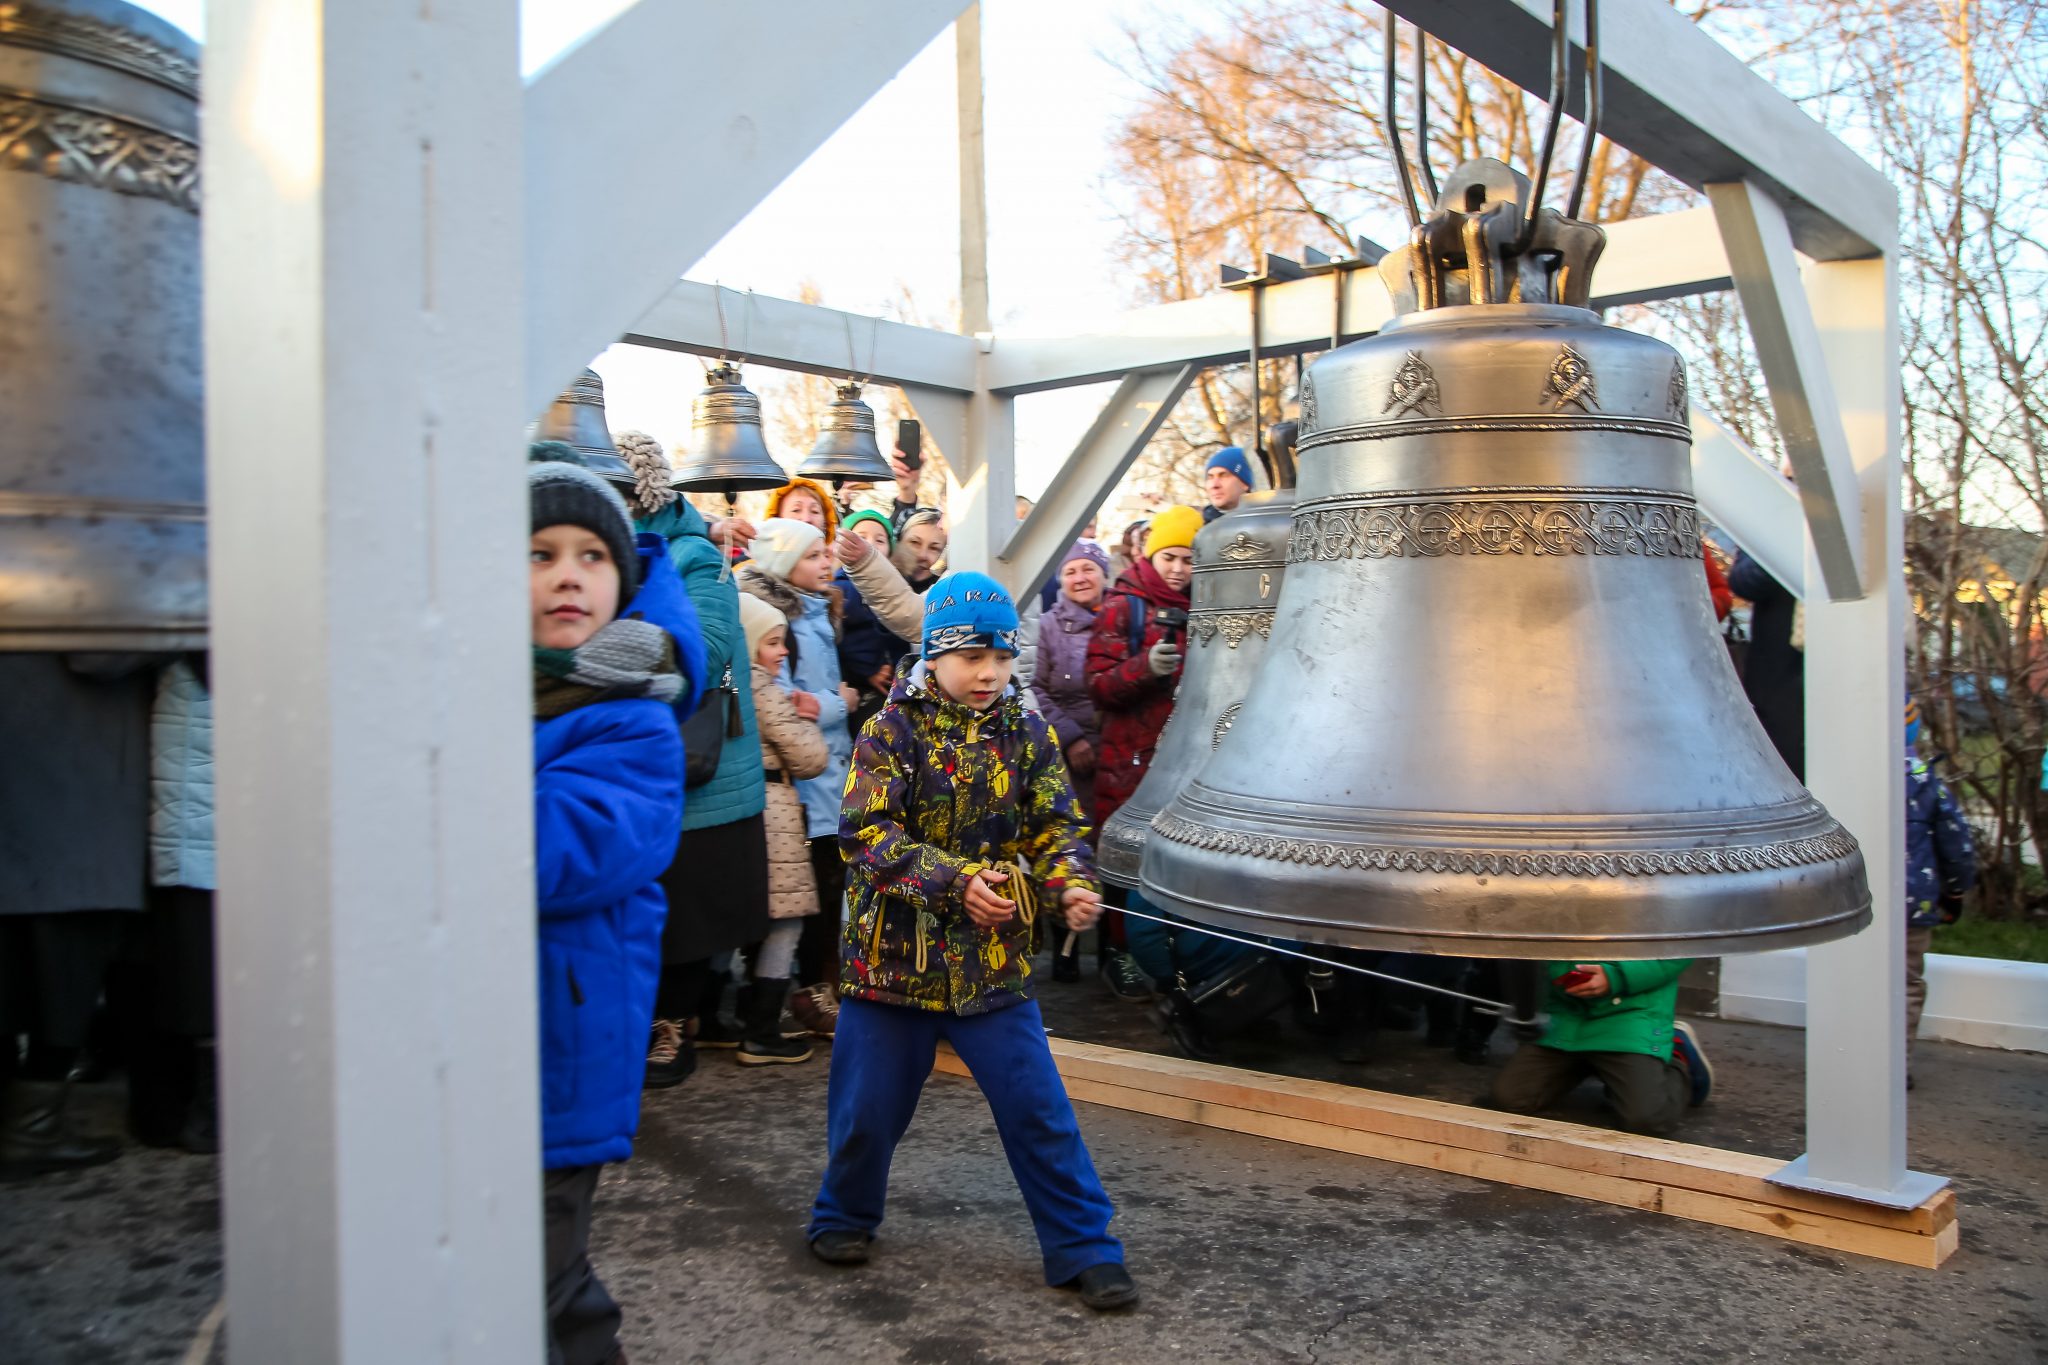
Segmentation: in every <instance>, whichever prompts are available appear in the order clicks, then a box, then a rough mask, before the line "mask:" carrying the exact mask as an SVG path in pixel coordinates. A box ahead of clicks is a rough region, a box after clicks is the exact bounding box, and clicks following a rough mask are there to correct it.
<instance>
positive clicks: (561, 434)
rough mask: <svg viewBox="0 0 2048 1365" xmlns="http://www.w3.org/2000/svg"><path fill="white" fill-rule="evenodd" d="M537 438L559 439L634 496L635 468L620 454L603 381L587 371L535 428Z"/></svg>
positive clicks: (590, 466) (591, 468) (589, 466)
mask: <svg viewBox="0 0 2048 1365" xmlns="http://www.w3.org/2000/svg"><path fill="white" fill-rule="evenodd" d="M533 439H534V440H536V441H560V442H562V443H563V444H564V445H566V446H568V447H569V448H570V449H572V450H574V451H575V452H576V453H577V454H578V455H581V456H582V457H583V464H584V467H585V468H587V469H588V470H589V471H590V472H591V473H593V474H595V475H597V476H598V477H599V478H601V479H603V480H604V481H605V482H606V483H608V484H611V485H612V486H613V487H615V488H617V489H618V490H619V491H620V492H622V493H624V494H626V495H627V496H628V497H631V495H632V492H633V470H632V467H631V466H629V465H628V464H627V463H626V461H625V459H624V458H623V457H621V456H620V454H619V447H618V445H617V443H616V442H614V441H613V440H612V432H611V427H610V426H609V425H608V424H607V423H606V421H605V415H604V380H603V379H602V378H600V377H599V375H598V373H597V371H596V370H585V371H584V372H583V373H582V374H579V375H577V376H576V382H575V383H573V384H571V385H570V386H569V387H568V388H567V389H564V390H563V391H562V396H561V397H560V398H557V399H556V400H555V401H554V402H553V403H552V404H551V405H550V406H549V407H548V410H547V411H546V412H545V413H543V414H542V415H541V419H540V424H539V425H538V426H536V427H535V428H534V432H533Z"/></svg>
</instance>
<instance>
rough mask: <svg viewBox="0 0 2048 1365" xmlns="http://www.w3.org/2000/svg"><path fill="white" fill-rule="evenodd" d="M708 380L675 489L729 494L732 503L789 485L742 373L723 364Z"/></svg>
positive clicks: (692, 421)
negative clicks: (765, 433)
mask: <svg viewBox="0 0 2048 1365" xmlns="http://www.w3.org/2000/svg"><path fill="white" fill-rule="evenodd" d="M704 379H705V384H704V391H703V392H702V393H699V394H698V395H697V402H696V407H695V409H694V412H693V414H692V416H691V419H690V445H689V449H688V451H687V453H685V454H684V456H683V457H682V459H681V460H679V461H677V463H676V468H675V474H674V476H673V477H672V478H670V479H669V481H668V482H669V487H671V488H676V489H680V490H682V491H683V492H686V493H723V494H724V495H725V496H726V498H727V500H728V501H730V500H731V499H733V498H736V497H738V496H739V495H740V494H741V493H752V492H759V491H762V490H765V489H770V488H780V487H782V485H784V484H786V483H788V482H789V475H787V474H785V473H784V472H783V470H782V466H781V465H779V464H777V463H775V457H774V456H772V455H770V454H769V453H768V442H767V439H766V438H765V437H764V436H763V435H762V433H761V400H760V399H759V398H757V397H755V396H754V392H753V390H751V389H749V388H748V387H747V386H746V385H745V384H742V383H741V382H740V372H739V370H738V369H737V368H735V367H734V366H733V365H731V364H730V363H728V362H726V361H720V362H719V363H718V364H717V365H716V366H715V367H713V368H712V369H711V371H710V372H709V373H707V374H706V375H705V376H704Z"/></svg>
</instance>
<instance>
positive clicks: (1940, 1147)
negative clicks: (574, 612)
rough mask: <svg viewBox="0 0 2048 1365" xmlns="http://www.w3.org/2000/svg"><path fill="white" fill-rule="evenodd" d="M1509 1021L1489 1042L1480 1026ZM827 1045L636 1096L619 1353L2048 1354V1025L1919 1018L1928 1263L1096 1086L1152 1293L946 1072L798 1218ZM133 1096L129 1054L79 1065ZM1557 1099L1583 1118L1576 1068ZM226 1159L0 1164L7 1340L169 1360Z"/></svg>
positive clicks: (618, 1179)
mask: <svg viewBox="0 0 2048 1365" xmlns="http://www.w3.org/2000/svg"><path fill="white" fill-rule="evenodd" d="M1042 998H1043V1001H1044V1005H1045V1009H1046V1013H1047V1017H1048V1020H1049V1021H1050V1022H1051V1023H1052V1025H1053V1026H1054V1028H1055V1029H1056V1030H1057V1031H1059V1032H1061V1033H1063V1034H1066V1035H1069V1036H1073V1037H1079V1038H1086V1039H1089V1040H1091V1041H1097V1042H1104V1043H1111V1044H1116V1045H1120V1046H1129V1047H1139V1048H1145V1049H1148V1050H1161V1051H1163V1050H1164V1045H1163V1042H1162V1040H1161V1039H1160V1038H1159V1036H1158V1034H1157V1032H1156V1031H1155V1029H1154V1028H1153V1026H1152V1024H1151V1022H1150V1020H1149V1018H1148V1017H1147V1013H1146V1011H1145V1009H1144V1008H1143V1007H1141V1006H1132V1005H1129V1004H1125V1003H1122V1002H1119V1001H1116V1000H1114V999H1113V998H1111V997H1110V996H1109V994H1108V992H1107V991H1106V990H1105V989H1104V988H1103V986H1102V985H1101V984H1100V983H1099V982H1097V981H1096V980H1094V979H1093V978H1092V977H1091V978H1089V979H1086V980H1084V981H1083V982H1081V983H1080V984H1078V985H1058V984H1051V983H1048V984H1046V985H1045V986H1044V988H1043V992H1042ZM1700 1028H1701V1032H1702V1034H1703V1036H1704V1038H1705V1040H1706V1042H1707V1045H1708V1047H1709V1050H1710V1052H1711V1054H1712V1056H1713V1059H1714V1062H1715V1064H1716V1067H1717V1070H1718V1077H1719V1079H1718V1086H1717V1089H1716V1092H1715V1096H1714V1098H1713V1100H1712V1101H1711V1102H1710V1103H1709V1104H1708V1105H1707V1106H1706V1107H1704V1108H1702V1109H1700V1110H1698V1111H1696V1112H1695V1113H1694V1115H1693V1116H1692V1121H1691V1122H1690V1123H1689V1125H1688V1126H1687V1128H1686V1129H1685V1130H1684V1131H1682V1132H1681V1133H1680V1134H1679V1136H1681V1137H1683V1138H1685V1139H1686V1140H1689V1141H1696V1142H1704V1143H1709V1144H1713V1145H1717V1146H1723V1147H1729V1148H1734V1149H1739V1150H1744V1151H1751V1152H1758V1153H1763V1154H1766V1155H1774V1156H1783V1157H1786V1158H1790V1157H1792V1156H1794V1155H1796V1154H1797V1153H1798V1152H1799V1150H1800V1148H1801V1145H1802V1144H1801V1136H1800V1133H1801V1120H1800V1109H1801V1103H1802V1100H1801V1086H1802V1080H1801V1069H1802V1035H1800V1034H1799V1033H1798V1032H1796V1031H1793V1030H1787V1029H1779V1028H1773V1027H1771V1026H1768V1025H1760V1024H1736V1023H1728V1022H1725V1021H1719V1020H1706V1021H1703V1022H1702V1023H1701V1025H1700ZM1511 1047H1512V1043H1511V1042H1510V1041H1509V1040H1507V1039H1505V1038H1500V1039H1497V1040H1496V1042H1495V1061H1496V1063H1497V1062H1498V1060H1499V1059H1500V1058H1501V1057H1503V1056H1505V1055H1506V1053H1507V1051H1508V1050H1509V1049H1510V1048H1511ZM828 1058H829V1049H827V1048H822V1047H821V1048H820V1049H819V1056H818V1057H817V1059H816V1060H814V1061H812V1062H810V1063H807V1064H804V1065H800V1066H789V1067H761V1068H742V1067H738V1066H735V1065H733V1064H732V1061H731V1054H730V1053H707V1054H704V1057H703V1062H702V1065H701V1066H700V1067H699V1069H698V1072H697V1074H696V1075H695V1076H693V1077H692V1078H691V1079H690V1080H689V1081H688V1082H687V1083H686V1084H684V1085H682V1086H680V1087H678V1088H676V1089H674V1090H670V1091H665V1092H661V1093H658V1094H653V1095H650V1096H649V1097H648V1101H647V1104H646V1107H645V1114H644V1118H643V1125H642V1133H641V1140H640V1143H639V1150H638V1153H637V1155H636V1156H635V1158H634V1160H633V1161H631V1162H629V1163H627V1164H624V1165H621V1166H617V1167H614V1168H612V1169H611V1170H610V1171H608V1172H607V1174H606V1177H605V1181H604V1185H603V1188H602V1190H601V1192H600V1195H599V1200H598V1206H597V1221H596V1232H595V1236H594V1245H593V1255H594V1258H595V1260H596V1262H597V1265H598V1268H599V1270H600V1272H601V1273H602V1274H603V1275H604V1277H605V1279H606V1280H607V1282H608V1283H609V1284H610V1286H611V1288H612V1290H613V1292H614V1294H615V1295H616V1296H617V1297H618V1298H619V1299H620V1301H621V1303H622V1304H623V1305H624V1307H625V1310H626V1332H625V1339H626V1342H627V1344H628V1346H629V1347H630V1349H631V1353H632V1358H633V1360H634V1361H635V1362H636V1365H646V1363H647V1362H649V1361H655V1362H671V1361H673V1362H683V1361H692V1362H694V1361H714V1362H746V1361H814V1360H815V1361H828V1360H829V1361H833V1362H835V1363H836V1362H842V1361H873V1362H885V1361H906V1362H946V1365H955V1363H958V1362H1020V1363H1021V1362H1038V1361H1079V1360H1094V1361H1115V1362H1133V1363H1137V1362H1154V1361H1157V1362H1174V1365H1184V1363H1185V1362H1190V1361H1325V1362H1327V1361H1461V1362H1462V1361H1488V1362H1495V1361H1505V1362H1514V1361H1574V1362H1602V1361H1617V1362H1619V1361H1631V1362H1633V1361H1686V1362H1695V1361H1700V1362H1711V1361H1730V1360H1772V1361H1775V1360H1789V1359H1799V1360H1808V1361H1880V1360H1882V1361H1887V1362H1894V1361H1895V1362H1915V1361H1929V1362H1934V1361H1939V1362H1942V1365H1952V1363H1953V1362H1955V1361H1958V1360H1967V1361H1972V1362H1979V1361H1997V1362H2003V1361H2040V1360H2043V1359H2048V1268H2044V1267H2048V1056H2041V1055H2037V1054H2024V1053H2005V1052H1993V1051H1987V1050H1982V1049H1975V1048H1967V1047H1963V1046H1960V1045H1957V1044H1948V1043H1929V1042H1923V1043H1920V1044H1919V1045H1918V1050H1917V1052H1916V1058H1915V1072H1916V1075H1917V1077H1918V1082H1919V1084H1918V1088H1917V1089H1916V1090H1915V1091H1914V1092H1913V1094H1912V1097H1911V1098H1912V1105H1911V1116H1912V1117H1911V1122H1912V1153H1913V1164H1914V1166H1915V1167H1916V1168H1917V1169H1922V1170H1928V1171H1934V1172H1939V1173H1941V1174H1944V1175H1948V1176H1950V1177H1952V1178H1953V1179H1954V1181H1955V1185H1956V1189H1957V1193H1958V1196H1959V1199H1960V1202H1961V1224H1962V1243H1961V1250H1960V1251H1958V1252H1957V1253H1956V1255H1955V1256H1954V1257H1953V1258H1952V1259H1951V1260H1950V1261H1949V1262H1948V1264H1947V1265H1946V1266H1944V1267H1942V1268H1941V1269H1939V1270H1920V1269H1915V1268H1911V1267H1906V1266H1898V1265H1892V1264H1888V1263H1885V1262H1879V1261H1871V1260H1865V1259H1862V1258H1859V1257H1853V1256H1847V1255H1840V1254H1836V1253H1831V1252H1826V1251H1820V1250H1816V1249H1813V1248H1809V1247H1803V1246H1797V1245H1793V1244H1788V1243H1784V1242H1779V1241H1776V1240H1773V1239H1769V1238H1765V1237H1760V1236H1756V1235H1753V1234H1747V1233H1742V1232H1736V1231H1732V1230H1727V1229H1721V1228H1715V1227H1708V1226H1703V1225H1699V1224H1692V1223H1686V1222H1682V1221H1680V1220H1677V1219H1673V1218H1668V1217H1663V1216H1659V1215H1655V1214H1649V1213H1641V1212H1636V1211H1633V1210H1626V1209H1618V1208H1612V1207H1609V1206H1606V1205H1601V1204H1594V1203H1588V1202H1583V1201H1579V1200H1574V1199H1570V1198H1566V1197H1563V1196H1558V1195H1549V1194H1543V1193H1538V1192H1535V1191H1528V1190H1521V1189H1515V1188H1510V1187H1506V1186H1500V1185H1492V1184H1488V1183H1485V1182H1482V1181H1477V1180H1471V1179H1466V1178H1464V1177H1460V1176H1453V1175H1445V1174H1440V1173H1437V1172H1432V1171H1426V1170H1421V1169H1418V1168H1414V1167H1407V1166H1398V1165H1391V1164H1387V1163H1382V1162H1376V1161H1371V1160H1367V1159H1364V1158H1358V1157H1350V1156H1345V1155H1342V1154H1338V1153H1333V1152H1324V1151H1318V1150H1312V1149H1307V1148H1301V1147H1295V1146H1291V1145H1288V1144H1284V1143H1278V1142H1271V1141H1266V1140H1263V1139H1259V1138H1252V1137H1245V1136H1241V1135H1238V1134H1234V1133H1226V1132H1221V1131H1217V1130H1213V1129H1207V1128H1196V1127H1190V1126H1187V1125H1184V1124H1180V1123H1176V1122H1173V1121H1170V1120H1164V1119H1153V1118H1148V1117H1145V1116H1143V1115H1137V1114H1130V1113H1124V1112H1121V1111H1116V1110H1109V1109H1103V1108H1098V1107H1095V1106H1092V1105H1082V1106H1080V1107H1079V1113H1080V1117H1081V1125H1082V1130H1083V1132H1084V1133H1085V1134H1086V1136H1087V1140H1088V1143H1089V1146H1090V1147H1091V1149H1092V1150H1093V1152H1094V1154H1095V1159H1096V1162H1097V1164H1098V1166H1099V1168H1100V1169H1101V1172H1102V1177H1103V1182H1104V1184H1105V1185H1106V1186H1107V1187H1108V1189H1109V1192H1110V1195H1111V1197H1112V1198H1113V1199H1115V1201H1116V1203H1117V1206H1118V1217H1117V1220H1116V1223H1115V1225H1114V1230H1115V1231H1116V1232H1117V1233H1118V1234H1119V1235H1120V1236H1122V1237H1123V1239H1124V1241H1125V1244H1126V1246H1127V1248H1128V1253H1129V1258H1130V1266H1131V1270H1132V1272H1133V1274H1134V1275H1135V1276H1136V1277H1137V1279H1138V1282H1139V1284H1140V1287H1141V1288H1142V1290H1143V1292H1144V1300H1143V1302H1142V1303H1141V1305H1140V1306H1139V1307H1138V1309H1137V1310H1136V1311H1135V1312H1132V1313H1129V1314H1124V1315H1119V1316H1114V1317H1106V1316H1098V1315H1095V1314H1092V1313H1089V1312H1088V1311H1087V1310H1086V1309H1084V1308H1083V1307H1082V1306H1081V1305H1080V1304H1079V1303H1078V1302H1077V1301H1076V1299H1075V1298H1074V1296H1073V1295H1072V1294H1070V1293H1065V1292H1061V1291H1057V1290H1052V1289H1048V1288H1046V1287H1045V1286H1044V1285H1043V1284H1042V1283H1041V1280H1040V1275H1039V1264H1038V1256H1037V1251H1036V1247H1035V1245H1034V1243H1033V1240H1032V1236H1031V1228H1030V1222H1029V1220H1028V1218H1027V1217H1026V1216H1025V1213H1024V1210H1023V1206H1022V1204H1021V1202H1020V1200H1019V1199H1018V1197H1017V1193H1016V1189H1015V1186H1014V1185H1013V1184H1012V1182H1011V1178H1010V1173H1009V1170H1008V1167H1007V1166H1006V1165H1005V1163H1004V1160H1003V1157H1002V1153H1001V1150H1000V1148H999V1146H998V1144H997V1142H996V1137H995V1132H994V1128H993V1125H992V1124H991V1123H990V1120H989V1117H988V1111H987V1109H986V1107H985V1106H984V1105H983V1103H982V1101H981V1098H980V1096H979V1095H978V1093H977V1092H976V1090H975V1088H974V1085H973V1084H972V1082H969V1081H967V1080H964V1079H957V1078H951V1077H935V1078H934V1079H933V1080H932V1082H931V1083H930V1085H929V1086H928V1088H927V1090H926V1093H925V1098H924V1103H923V1106H922V1108H921V1109H920V1111H919V1113H918V1117H917V1120H916V1122H915V1123H914V1124H913V1125H912V1127H911V1130H910V1133H909V1135H908V1137H907V1138H906V1139H905V1140H904V1143H903V1145H902V1147H901V1148H900V1149H899V1151H898V1153H897V1159H896V1164H895V1172H894V1177H893V1183H892V1186H891V1199H890V1207H889V1219H888V1222H887V1223H886V1224H885V1225H884V1228H883V1232H882V1236H881V1238H880V1239H879V1241H878V1242H877V1246H876V1256H875V1259H874V1261H873V1263H872V1264H870V1265H868V1266H866V1267H864V1268H861V1269H857V1270H847V1269H836V1268H833V1267H828V1266H824V1265H820V1264H818V1263H817V1262H815V1261H813V1260H812V1259H811V1257H810V1256H809V1255H808V1253H807V1252H806V1250H805V1248H804V1244H803V1237H802V1229H803V1223H804V1216H805V1212H806V1210H807V1208H808V1205H809V1202H810V1198H811V1195H812V1193H813V1190H814V1188H815V1185H816V1182H817V1178H818V1173H819V1170H820V1169H821V1166H822V1163H823V1157H824V1098H825V1077H826V1065H827V1059H828ZM1228 1060H1230V1061H1231V1062H1232V1063H1234V1064H1237V1065H1243V1066H1249V1067H1253V1068H1258V1069H1265V1070H1275V1071H1286V1072H1290V1073H1292V1074H1299V1075H1311V1076H1316V1077H1318V1078H1322V1079H1344V1080H1351V1081H1354V1082H1356V1083H1359V1084H1365V1085H1370V1086H1373V1087H1375V1088H1379V1089H1385V1090H1391V1091H1396V1092H1400V1093H1406V1094H1415V1095H1426V1096H1430V1097H1432V1098H1440V1099H1449V1100H1457V1101H1468V1100H1470V1099H1472V1098H1474V1097H1475V1096H1476V1095H1478V1094H1479V1092H1480V1091H1481V1090H1482V1089H1483V1088H1484V1077H1485V1071H1484V1070H1483V1069H1482V1068H1478V1067H1471V1066H1464V1065H1461V1064H1459V1063H1457V1062H1456V1061H1454V1060H1452V1058H1451V1057H1450V1055H1449V1054H1448V1053H1446V1052H1443V1051H1439V1050H1436V1049H1430V1048H1425V1047H1424V1046H1423V1045H1422V1042H1421V1040H1420V1038H1419V1036H1416V1035H1414V1034H1407V1035H1399V1034H1394V1033H1383V1034H1382V1036H1381V1039H1380V1052H1379V1058H1378V1060H1376V1061H1375V1062H1374V1063H1373V1064H1371V1065H1369V1066H1365V1067H1339V1066H1337V1065H1336V1064H1335V1063H1334V1062H1330V1061H1328V1060H1327V1058H1326V1056H1325V1051H1324V1049H1323V1047H1322V1046H1321V1045H1319V1044H1317V1043H1316V1042H1314V1041H1313V1040H1310V1039H1307V1038H1305V1037H1304V1036H1302V1035H1299V1034H1296V1033H1294V1032H1292V1030H1291V1029H1290V1030H1288V1031H1285V1032H1283V1033H1281V1034H1279V1035H1277V1036H1274V1037H1270V1038H1264V1039H1260V1040H1258V1041H1256V1042H1252V1043H1247V1044H1243V1045H1241V1046H1240V1047H1239V1048H1237V1049H1236V1051H1235V1052H1234V1054H1233V1055H1232V1056H1231V1057H1230V1058H1229V1059H1228ZM87 1100H88V1103H87V1105H86V1109H87V1112H88V1117H89V1118H90V1120H91V1121H92V1122H94V1123H95V1124H96V1125H98V1126H99V1127H101V1128H102V1129H103V1130H104V1129H107V1128H111V1127H112V1126H114V1125H115V1124H116V1123H117V1122H118V1117H119V1105H120V1093H119V1089H118V1087H117V1086H108V1087H101V1088H97V1089H96V1091H95V1092H94V1093H92V1094H90V1095H89V1096H88V1097H87ZM1561 1116H1562V1117H1566V1118H1578V1119H1582V1120H1585V1121H1590V1122H1597V1121H1599V1118H1600V1111H1599V1105H1598V1100H1597V1096H1596V1094H1595V1088H1594V1087H1591V1086H1589V1087H1587V1088H1585V1089H1583V1090H1582V1091H1580V1092H1579V1093H1578V1094H1577V1095H1575V1096H1574V1097H1573V1099H1572V1100H1571V1101H1570V1102H1569V1107H1568V1108H1567V1109H1566V1110H1565V1111H1563V1112H1562V1114H1561ZM216 1171H217V1168H216V1165H215V1163H214V1162H213V1161H212V1160H211V1159H207V1158H201V1157H193V1156H186V1155H182V1154H178V1153H170V1152H159V1151H150V1150H146V1149H140V1148H137V1149H134V1150H132V1151H130V1152H129V1153H127V1154H126V1155H125V1156H124V1157H123V1158H122V1159H121V1160H120V1161H118V1162H116V1163H114V1164H112V1165H109V1166H105V1167H101V1168H99V1169H97V1170H93V1171H86V1172H80V1173H76V1174H71V1175H59V1176H50V1177H45V1178H42V1179H40V1180H36V1181H31V1182H26V1183H22V1184H15V1185H8V1186H0V1360H4V1361H5V1362H7V1363H8V1365H12V1363H13V1362H38V1363H39V1365H40V1363H42V1362H49V1363H50V1365H71V1363H72V1362H80V1363H81V1365H82V1363H83V1362H94V1363H95V1365H100V1363H102V1362H110V1361H118V1362H128V1361H136V1362H149V1361H168V1362H184V1361H186V1360H188V1358H193V1359H204V1358H207V1356H210V1357H211V1358H213V1359H219V1358H221V1357H220V1353H219V1351H218V1349H216V1350H215V1351H214V1352H211V1353H206V1354H205V1355H201V1356H198V1357H189V1356H188V1353H189V1352H190V1349H191V1343H192V1341H193V1338H194V1334H195V1332H197V1331H198V1330H199V1329H200V1326H201V1323H202V1321H203V1320H204V1319H205V1317H206V1315H207V1314H208V1311H209V1309H210V1308H212V1306H213V1305H214V1304H215V1303H216V1301H217V1300H218V1298H219V1296H220V1293H221V1246H220V1219H219V1206H218V1202H217V1200H216V1198H215V1193H214V1186H215V1177H216Z"/></svg>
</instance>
